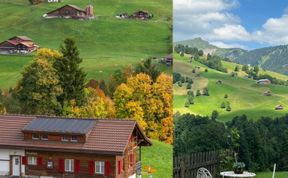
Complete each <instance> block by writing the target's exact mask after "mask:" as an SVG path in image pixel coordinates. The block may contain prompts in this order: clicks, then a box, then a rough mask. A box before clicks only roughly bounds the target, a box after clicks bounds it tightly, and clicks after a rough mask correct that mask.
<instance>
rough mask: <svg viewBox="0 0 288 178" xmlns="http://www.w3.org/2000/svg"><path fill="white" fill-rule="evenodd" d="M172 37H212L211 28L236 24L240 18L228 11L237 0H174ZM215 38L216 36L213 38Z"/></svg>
mask: <svg viewBox="0 0 288 178" xmlns="http://www.w3.org/2000/svg"><path fill="white" fill-rule="evenodd" d="M173 2H174V28H175V29H174V39H175V40H176V41H177V40H183V39H187V38H194V37H199V36H202V37H204V38H205V37H206V39H207V38H208V36H207V34H210V35H209V39H208V40H210V39H213V36H212V34H213V29H221V28H222V27H223V24H231V25H236V24H239V22H240V20H239V18H238V17H237V16H235V15H233V14H231V13H229V10H230V9H233V8H235V7H237V6H238V5H239V3H238V1H237V0H174V1H173ZM215 39H216V38H215Z"/></svg>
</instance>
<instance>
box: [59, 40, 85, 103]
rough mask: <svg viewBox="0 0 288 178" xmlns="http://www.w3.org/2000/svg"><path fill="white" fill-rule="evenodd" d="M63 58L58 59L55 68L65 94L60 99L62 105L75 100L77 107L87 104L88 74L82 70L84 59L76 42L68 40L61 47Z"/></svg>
mask: <svg viewBox="0 0 288 178" xmlns="http://www.w3.org/2000/svg"><path fill="white" fill-rule="evenodd" d="M60 51H61V53H62V56H61V57H60V58H58V59H57V60H56V61H55V63H54V67H55V69H56V70H57V74H58V76H59V82H60V85H61V87H62V89H63V93H62V94H61V95H60V96H59V97H58V100H59V101H60V103H61V105H62V106H63V105H64V103H65V102H69V101H71V100H74V101H75V102H76V105H77V106H81V105H82V104H84V102H85V93H84V88H85V77H86V74H85V73H84V72H83V70H82V68H80V64H81V62H82V59H81V58H80V56H79V50H78V48H77V46H76V43H75V41H74V40H72V39H70V38H67V39H66V40H65V41H64V44H63V45H61V48H60Z"/></svg>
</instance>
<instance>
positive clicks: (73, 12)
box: [44, 5, 94, 19]
mask: <svg viewBox="0 0 288 178" xmlns="http://www.w3.org/2000/svg"><path fill="white" fill-rule="evenodd" d="M44 17H45V18H73V19H87V18H94V12H93V6H92V5H88V6H87V7H86V8H85V9H81V8H79V7H77V6H75V5H65V6H63V7H60V8H58V9H56V10H53V11H51V12H48V13H47V14H44Z"/></svg>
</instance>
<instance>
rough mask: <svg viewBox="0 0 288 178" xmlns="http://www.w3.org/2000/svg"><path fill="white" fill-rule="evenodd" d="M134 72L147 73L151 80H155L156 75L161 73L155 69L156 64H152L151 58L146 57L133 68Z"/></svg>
mask: <svg viewBox="0 0 288 178" xmlns="http://www.w3.org/2000/svg"><path fill="white" fill-rule="evenodd" d="M135 72H136V74H139V73H144V74H147V75H149V76H150V77H151V78H152V79H153V81H156V79H157V77H158V76H159V75H160V74H161V72H160V71H159V70H158V69H157V65H156V64H153V61H152V59H151V58H149V59H146V60H145V61H144V62H141V63H140V64H138V65H137V66H136V68H135Z"/></svg>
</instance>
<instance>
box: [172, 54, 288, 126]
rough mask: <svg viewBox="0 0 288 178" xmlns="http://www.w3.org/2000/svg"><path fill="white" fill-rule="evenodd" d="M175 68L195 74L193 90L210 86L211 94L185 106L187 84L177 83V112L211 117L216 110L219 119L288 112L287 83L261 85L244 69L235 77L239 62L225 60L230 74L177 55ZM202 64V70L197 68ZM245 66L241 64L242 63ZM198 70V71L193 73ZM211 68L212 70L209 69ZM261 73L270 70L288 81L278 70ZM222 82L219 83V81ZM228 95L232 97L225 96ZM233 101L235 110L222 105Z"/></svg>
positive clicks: (175, 89)
mask: <svg viewBox="0 0 288 178" xmlns="http://www.w3.org/2000/svg"><path fill="white" fill-rule="evenodd" d="M174 56H175V59H176V60H175V62H174V71H175V72H178V73H180V74H182V75H184V76H188V77H191V78H192V79H193V81H194V83H193V84H192V91H194V93H196V91H197V90H203V89H204V88H208V90H209V94H210V96H197V97H195V99H194V102H195V104H194V105H190V106H189V108H186V107H184V104H185V102H186V100H187V95H186V94H187V89H186V84H184V85H183V86H182V87H179V86H178V85H177V84H174V112H177V111H179V112H180V113H186V112H190V113H195V114H200V115H208V116H210V115H211V113H212V111H213V110H217V111H218V112H219V118H218V119H219V120H221V121H228V120H231V119H232V118H233V117H234V116H237V115H243V114H246V115H247V116H248V117H249V118H251V119H258V118H259V117H261V116H269V117H276V116H282V115H284V114H285V113H287V111H288V108H287V107H288V93H287V89H288V87H287V86H280V85H272V84H270V85H257V84H256V82H255V81H254V80H252V79H248V78H247V77H246V76H245V75H244V74H243V73H242V72H239V73H238V77H231V72H232V71H233V70H234V68H235V66H236V65H237V64H235V63H231V62H222V63H223V66H224V67H225V68H227V69H228V73H223V72H219V71H216V70H213V69H211V68H208V67H206V66H204V65H203V64H200V63H198V62H197V61H195V60H193V62H192V63H188V58H189V57H187V56H185V57H180V56H179V55H178V54H175V55H174ZM197 67H199V69H197ZM240 68H241V66H240ZM192 69H196V73H192V72H191V71H192ZM205 69H208V72H205ZM260 73H262V74H263V73H267V74H269V75H271V76H273V77H276V78H279V79H282V80H288V76H285V75H282V74H278V73H275V72H270V71H264V70H260ZM219 80H220V81H221V82H222V84H217V81H219ZM268 90H270V91H271V92H272V96H265V95H264V92H265V91H268ZM225 94H227V95H228V98H226V99H225V98H224V95H225ZM222 102H224V103H227V102H229V103H230V106H231V109H232V110H231V111H230V112H229V111H226V110H225V109H222V108H220V105H221V103H222ZM280 104H281V105H283V106H284V110H282V111H276V110H275V106H276V105H280Z"/></svg>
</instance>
